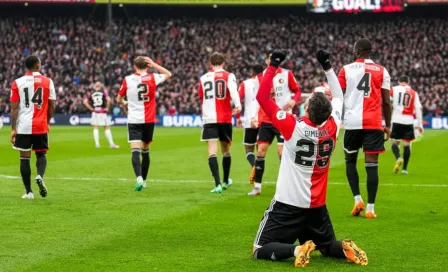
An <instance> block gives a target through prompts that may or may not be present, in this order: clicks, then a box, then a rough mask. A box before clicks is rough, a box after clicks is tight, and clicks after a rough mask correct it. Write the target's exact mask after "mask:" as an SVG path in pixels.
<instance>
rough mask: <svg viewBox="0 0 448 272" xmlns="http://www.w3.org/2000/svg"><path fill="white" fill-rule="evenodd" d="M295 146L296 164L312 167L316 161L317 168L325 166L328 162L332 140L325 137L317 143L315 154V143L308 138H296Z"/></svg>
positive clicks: (332, 146)
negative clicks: (297, 149)
mask: <svg viewBox="0 0 448 272" xmlns="http://www.w3.org/2000/svg"><path fill="white" fill-rule="evenodd" d="M296 146H297V147H298V148H299V151H297V152H296V159H295V163H296V164H298V165H302V166H309V167H312V166H314V163H317V166H319V168H325V167H327V165H328V163H329V162H330V157H331V153H332V152H333V148H334V141H333V140H332V139H326V140H325V141H323V142H322V143H320V144H319V145H317V156H316V145H315V144H314V143H313V142H312V141H310V140H306V139H301V140H298V141H297V144H296ZM313 157H314V158H313Z"/></svg>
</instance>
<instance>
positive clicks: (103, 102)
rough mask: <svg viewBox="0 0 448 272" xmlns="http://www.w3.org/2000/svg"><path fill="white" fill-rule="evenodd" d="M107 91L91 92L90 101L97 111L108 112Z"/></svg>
mask: <svg viewBox="0 0 448 272" xmlns="http://www.w3.org/2000/svg"><path fill="white" fill-rule="evenodd" d="M106 98H107V93H106V91H103V90H99V91H94V92H93V93H91V94H90V103H91V104H92V106H93V108H94V110H95V112H97V113H103V112H106V107H107V99H106Z"/></svg>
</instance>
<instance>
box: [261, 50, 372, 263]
mask: <svg viewBox="0 0 448 272" xmlns="http://www.w3.org/2000/svg"><path fill="white" fill-rule="evenodd" d="M316 55H317V59H318V61H319V62H320V63H321V65H322V67H323V69H324V70H325V74H326V76H327V78H328V83H329V84H330V89H331V91H332V95H333V100H332V101H331V102H330V101H329V100H328V99H327V97H326V96H325V95H324V94H322V93H320V92H316V93H314V94H312V95H311V96H310V97H309V98H308V99H307V101H306V102H305V103H306V114H305V116H304V117H301V118H297V117H295V116H294V115H292V114H290V113H288V112H287V111H284V110H281V109H280V108H279V107H278V106H277V105H276V103H274V102H273V101H272V100H271V99H270V91H271V88H272V79H273V78H274V76H275V73H276V69H277V68H278V66H279V65H280V63H281V62H282V61H283V60H285V58H286V54H285V52H283V51H279V50H276V51H274V53H273V54H272V57H271V64H270V66H269V68H268V69H267V70H266V73H265V75H264V78H263V82H262V84H261V87H260V89H259V91H258V94H257V100H258V103H259V104H260V107H261V108H262V109H263V110H264V111H265V113H266V114H267V115H268V116H270V117H271V120H272V122H273V125H274V126H275V127H276V128H277V129H278V130H279V131H280V132H281V133H282V135H283V137H284V138H285V144H284V145H285V148H284V152H283V157H282V160H281V163H280V170H279V174H278V179H277V188H276V191H275V196H274V199H273V200H272V202H271V205H270V206H269V208H268V209H267V210H266V211H265V213H264V217H263V219H262V221H261V223H260V227H259V229H258V233H257V235H256V238H255V242H254V248H253V253H254V255H253V256H254V258H255V259H265V260H274V261H275V260H284V259H289V258H292V257H295V261H294V265H295V266H296V267H304V266H307V265H308V263H309V260H310V255H311V253H312V252H313V251H314V249H316V248H317V249H318V250H320V252H321V253H322V255H323V256H325V257H333V258H340V259H348V260H350V261H352V262H354V263H356V264H361V265H367V262H368V261H367V255H366V254H365V252H364V251H362V250H361V249H360V248H358V247H357V246H356V245H355V244H354V243H353V241H351V240H349V239H347V240H344V241H337V240H336V237H335V234H334V230H333V226H332V223H331V220H330V216H329V214H328V210H327V207H326V190H327V183H328V172H329V170H330V157H331V155H332V153H333V150H334V148H335V146H336V139H337V136H338V133H339V126H340V123H341V113H342V103H343V96H342V90H341V87H340V86H339V83H338V79H337V77H336V74H335V73H334V71H333V70H332V69H331V64H330V59H329V58H330V56H329V54H328V53H327V52H325V51H322V50H319V51H318V52H317V54H316ZM296 240H299V243H300V244H301V245H299V246H295V245H294V243H295V242H296Z"/></svg>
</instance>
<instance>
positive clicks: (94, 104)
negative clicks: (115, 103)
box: [84, 82, 119, 148]
mask: <svg viewBox="0 0 448 272" xmlns="http://www.w3.org/2000/svg"><path fill="white" fill-rule="evenodd" d="M110 104H111V99H110V97H109V95H108V94H107V92H106V90H104V89H103V85H102V84H101V83H100V82H96V83H95V91H94V92H93V93H91V94H90V95H89V97H88V98H86V99H84V106H86V108H88V109H89V110H90V111H91V112H92V126H93V140H94V141H95V147H96V148H100V132H99V131H98V127H99V126H101V127H104V134H105V135H106V138H107V140H108V141H109V147H110V148H119V146H118V145H116V144H115V143H114V140H113V138H112V132H111V131H110V122H109V119H108V118H107V111H108V110H109V108H110Z"/></svg>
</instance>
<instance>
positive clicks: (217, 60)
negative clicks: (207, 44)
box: [210, 52, 226, 66]
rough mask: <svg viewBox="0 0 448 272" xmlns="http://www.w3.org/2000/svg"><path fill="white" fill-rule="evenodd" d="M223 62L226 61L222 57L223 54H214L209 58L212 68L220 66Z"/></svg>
mask: <svg viewBox="0 0 448 272" xmlns="http://www.w3.org/2000/svg"><path fill="white" fill-rule="evenodd" d="M225 61H226V58H225V57H224V55H223V54H221V53H219V52H215V53H213V54H212V55H211V56H210V63H211V64H212V65H213V66H218V65H222V64H223V63H224V62H225Z"/></svg>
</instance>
